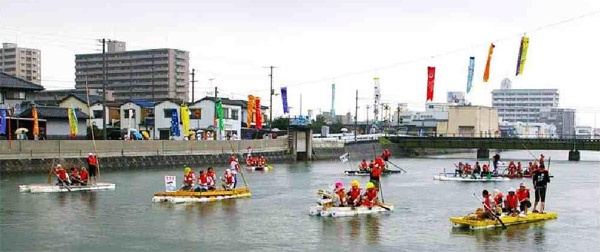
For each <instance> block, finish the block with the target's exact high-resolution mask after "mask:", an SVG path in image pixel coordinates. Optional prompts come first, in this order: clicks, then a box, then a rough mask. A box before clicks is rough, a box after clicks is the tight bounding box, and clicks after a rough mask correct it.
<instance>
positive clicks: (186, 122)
mask: <svg viewBox="0 0 600 252" xmlns="http://www.w3.org/2000/svg"><path fill="white" fill-rule="evenodd" d="M179 110H181V124H183V135H184V136H189V135H190V110H189V109H188V106H186V105H181V108H180V109H179Z"/></svg>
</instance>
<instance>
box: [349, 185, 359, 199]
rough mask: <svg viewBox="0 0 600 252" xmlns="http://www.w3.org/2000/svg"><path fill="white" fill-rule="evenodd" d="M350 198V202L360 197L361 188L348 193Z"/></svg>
mask: <svg viewBox="0 0 600 252" xmlns="http://www.w3.org/2000/svg"><path fill="white" fill-rule="evenodd" d="M348 196H350V200H351V201H354V200H356V199H358V198H359V197H360V188H358V187H352V188H351V189H350V191H349V192H348Z"/></svg>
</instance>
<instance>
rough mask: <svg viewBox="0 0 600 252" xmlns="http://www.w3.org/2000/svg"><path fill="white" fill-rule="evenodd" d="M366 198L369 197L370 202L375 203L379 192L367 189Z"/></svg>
mask: <svg viewBox="0 0 600 252" xmlns="http://www.w3.org/2000/svg"><path fill="white" fill-rule="evenodd" d="M365 196H367V199H368V200H370V201H373V199H375V198H377V190H375V189H367V192H365Z"/></svg>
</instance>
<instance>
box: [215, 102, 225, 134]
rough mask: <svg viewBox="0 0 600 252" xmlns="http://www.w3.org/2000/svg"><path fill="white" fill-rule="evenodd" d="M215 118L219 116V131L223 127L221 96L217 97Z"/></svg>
mask: <svg viewBox="0 0 600 252" xmlns="http://www.w3.org/2000/svg"><path fill="white" fill-rule="evenodd" d="M217 118H219V132H221V131H223V130H224V129H225V127H224V125H223V102H222V101H221V98H219V99H217Z"/></svg>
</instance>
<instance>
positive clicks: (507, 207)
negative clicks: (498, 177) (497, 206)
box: [503, 188, 519, 214]
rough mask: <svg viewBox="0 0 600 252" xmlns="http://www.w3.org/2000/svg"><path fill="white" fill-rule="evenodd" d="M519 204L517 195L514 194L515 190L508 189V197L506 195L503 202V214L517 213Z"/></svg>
mask: <svg viewBox="0 0 600 252" xmlns="http://www.w3.org/2000/svg"><path fill="white" fill-rule="evenodd" d="M518 202H519V200H518V199H517V195H516V194H515V189H514V188H510V189H508V195H506V200H505V201H504V209H503V210H504V212H507V213H509V214H512V213H517V214H518V213H519V210H518V209H517V203H518Z"/></svg>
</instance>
